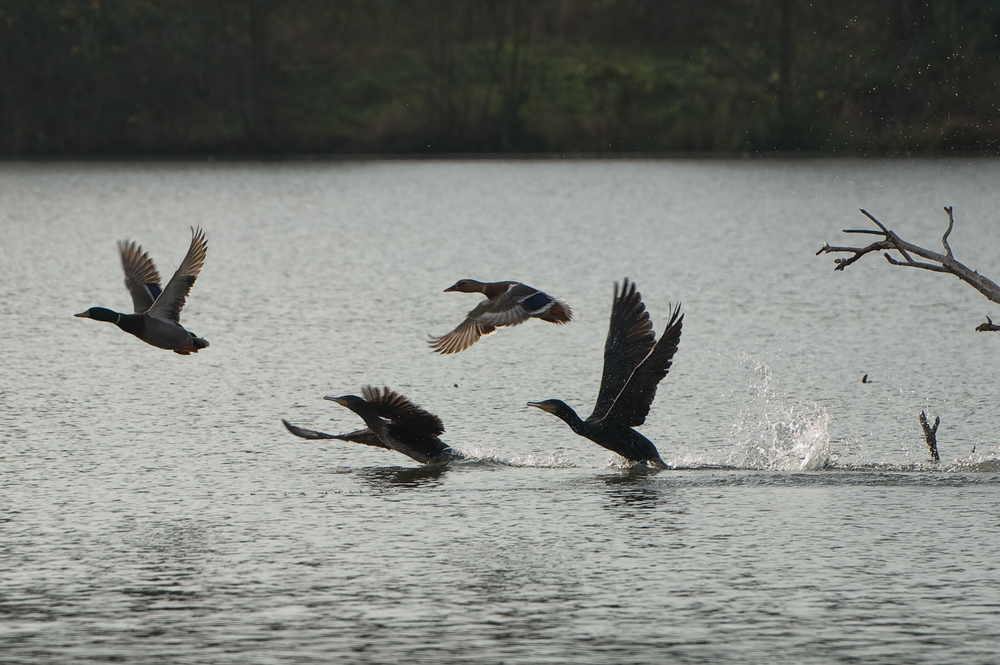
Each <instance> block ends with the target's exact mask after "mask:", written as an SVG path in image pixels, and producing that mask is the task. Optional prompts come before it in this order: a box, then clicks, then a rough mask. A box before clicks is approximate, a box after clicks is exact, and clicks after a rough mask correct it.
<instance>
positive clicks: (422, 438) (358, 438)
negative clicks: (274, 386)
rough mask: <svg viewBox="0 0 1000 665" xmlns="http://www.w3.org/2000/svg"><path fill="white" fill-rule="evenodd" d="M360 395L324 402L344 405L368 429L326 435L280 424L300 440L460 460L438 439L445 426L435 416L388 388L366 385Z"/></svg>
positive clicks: (433, 459)
mask: <svg viewBox="0 0 1000 665" xmlns="http://www.w3.org/2000/svg"><path fill="white" fill-rule="evenodd" d="M361 394H362V395H364V397H358V396H357V395H344V396H342V397H324V398H323V399H328V400H330V401H331V402H336V403H337V404H340V405H341V406H345V407H347V408H348V409H350V410H351V411H353V412H354V413H356V414H358V415H359V416H361V418H362V419H363V420H364V421H365V424H366V425H368V428H367V429H362V430H357V431H354V432H348V433H347V434H325V433H323V432H317V431H315V430H311V429H304V428H302V427H296V426H295V425H292V424H291V423H290V422H288V421H287V420H284V419H282V421H281V422H283V423H285V427H287V428H288V431H289V432H291V433H292V434H294V435H295V436H298V437H302V438H303V439H340V440H341V441H354V442H355V443H363V444H365V445H367V446H375V447H376V448H385V449H387V450H395V451H396V452H399V453H402V454H404V455H406V456H407V457H410V458H412V459H415V460H416V461H418V462H422V463H424V464H427V463H430V462H442V461H447V460H449V459H459V458H461V455H460V454H459V453H457V452H455V451H454V450H453V449H452V448H450V447H449V446H448V444H446V443H445V442H443V441H442V440H441V439H439V438H438V436H439V435H440V434H441V433H442V432H444V425H443V424H442V423H441V419H440V418H438V417H437V416H435V415H433V414H431V413H428V412H427V411H424V410H423V409H421V408H420V407H419V406H417V405H416V404H414V403H413V402H411V401H410V400H408V399H406V398H405V397H403V396H402V395H400V394H399V393H397V392H394V391H393V390H390V389H389V388H382V389H379V388H373V387H372V386H365V387H364V388H362V390H361Z"/></svg>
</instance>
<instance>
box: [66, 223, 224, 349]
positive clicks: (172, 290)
mask: <svg viewBox="0 0 1000 665" xmlns="http://www.w3.org/2000/svg"><path fill="white" fill-rule="evenodd" d="M118 251H119V253H120V254H121V259H122V268H124V270H125V287H126V288H127V289H128V290H129V293H131V294H132V304H133V306H134V308H135V313H134V314H122V313H121V312H115V311H113V310H110V309H107V308H105V307H91V308H90V309H88V310H87V311H86V312H80V313H79V314H76V315H75V316H79V317H81V318H85V319H94V320H95V321H106V322H108V323H113V324H115V325H116V326H118V327H119V328H121V329H122V330H124V331H125V332H127V333H130V334H132V335H135V336H136V337H138V338H139V339H141V340H142V341H144V342H146V343H147V344H151V345H153V346H157V347H159V348H161V349H170V350H171V351H173V352H174V353H179V354H180V355H182V356H187V355H190V354H192V353H197V352H198V350H199V349H204V348H205V347H207V346H208V342H207V341H205V340H204V339H202V338H200V337H198V336H197V335H196V334H194V333H193V332H190V331H188V330H185V329H184V327H183V326H182V325H181V323H180V320H181V309H182V308H183V307H184V303H185V301H186V300H187V295H188V293H189V292H190V291H191V287H192V286H193V285H194V282H195V280H196V279H198V273H200V272H201V267H202V265H203V264H204V263H205V256H206V253H207V251H208V241H206V240H205V233H204V232H203V231H202V230H201V229H200V228H199V229H195V228H193V227H192V229H191V246H190V247H188V252H187V255H186V256H185V257H184V260H183V261H181V265H180V267H179V268H178V269H177V272H175V273H174V276H173V277H171V278H170V281H169V282H167V286H166V288H162V289H161V288H160V273H159V272H157V270H156V266H154V265H153V260H152V259H150V258H149V254H147V253H146V252H144V251H142V247H140V246H139V244H138V243H136V242H134V241H129V240H119V241H118Z"/></svg>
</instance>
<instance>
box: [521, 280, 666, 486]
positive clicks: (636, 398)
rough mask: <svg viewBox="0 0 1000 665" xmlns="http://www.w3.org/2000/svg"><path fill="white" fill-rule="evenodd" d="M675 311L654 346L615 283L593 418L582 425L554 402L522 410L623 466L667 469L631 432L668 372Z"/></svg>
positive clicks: (630, 296) (635, 307)
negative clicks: (542, 416)
mask: <svg viewBox="0 0 1000 665" xmlns="http://www.w3.org/2000/svg"><path fill="white" fill-rule="evenodd" d="M680 309H681V308H680V305H679V304H678V305H677V306H676V307H675V308H674V311H673V313H672V314H671V316H670V323H669V324H667V329H666V330H665V331H663V336H662V337H660V341H659V342H657V341H656V334H655V333H654V332H653V324H652V322H651V321H650V320H649V314H648V313H647V312H646V306H645V305H644V304H643V302H642V296H641V295H640V294H639V292H638V291H636V289H635V283H630V282H629V280H628V278H627V277H626V278H625V281H624V284H623V285H622V289H621V292H620V293H619V291H618V283H617V282H615V298H614V304H613V305H612V307H611V324H610V326H609V328H608V339H607V341H606V342H605V344H604V376H603V377H602V378H601V389H600V391H599V392H598V393H597V404H596V405H595V406H594V412H593V413H592V414H590V417H589V418H587V419H586V420H580V416H578V415H577V414H576V412H575V411H574V410H573V409H572V408H570V407H569V406H568V405H567V404H566V403H565V402H563V401H561V400H558V399H548V400H545V401H543V402H528V406H534V407H537V408H539V409H541V410H543V411H548V412H549V413H551V414H553V415H555V416H557V417H559V418H561V419H562V420H564V421H565V422H566V424H567V425H569V427H570V429H572V430H573V431H574V432H576V433H577V434H579V435H580V436H583V437H586V438H588V439H590V440H591V441H593V442H594V443H596V444H597V445H599V446H602V447H604V448H607V449H608V450H611V451H613V452H616V453H618V454H619V455H621V456H622V457H624V458H625V459H627V460H631V461H633V462H646V463H648V464H650V465H651V466H653V467H656V468H660V469H665V468H667V465H666V464H665V463H664V462H663V460H662V459H660V454H659V452H657V450H656V446H654V445H653V443H652V442H651V441H650V440H649V439H647V438H646V437H644V436H643V435H642V434H639V433H638V432H637V431H635V430H634V429H632V428H633V427H638V426H639V425H642V424H643V423H644V422H645V421H646V415H647V414H649V407H650V405H651V404H652V403H653V398H654V397H655V396H656V386H657V384H658V383H659V382H660V380H661V379H663V377H665V376H666V375H667V372H668V371H669V370H670V365H671V364H672V358H673V357H674V353H676V352H677V344H678V343H679V342H680V339H681V325H682V324H683V322H684V315H683V314H681V313H680Z"/></svg>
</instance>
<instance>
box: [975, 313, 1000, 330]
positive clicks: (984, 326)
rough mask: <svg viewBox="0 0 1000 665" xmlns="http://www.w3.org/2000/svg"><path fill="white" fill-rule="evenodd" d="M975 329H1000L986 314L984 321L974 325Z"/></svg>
mask: <svg viewBox="0 0 1000 665" xmlns="http://www.w3.org/2000/svg"><path fill="white" fill-rule="evenodd" d="M976 330H978V331H979V332H996V331H998V330H1000V326H998V325H997V324H995V323H993V319H991V318H990V317H988V316H987V317H986V323H980V324H979V325H978V326H976Z"/></svg>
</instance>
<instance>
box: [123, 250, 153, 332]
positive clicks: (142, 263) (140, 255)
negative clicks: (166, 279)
mask: <svg viewBox="0 0 1000 665" xmlns="http://www.w3.org/2000/svg"><path fill="white" fill-rule="evenodd" d="M118 253H119V254H120V255H121V258H122V268H123V269H124V270H125V288H126V289H128V292H129V293H130V294H132V306H133V307H134V308H135V313H136V314H142V313H143V312H145V311H147V310H148V309H149V308H150V307H152V306H153V303H154V302H156V299H157V298H158V297H159V296H160V291H161V290H162V289H161V288H160V273H159V272H157V270H156V266H154V265H153V259H151V258H149V254H147V253H146V252H144V251H142V247H140V246H139V243H137V242H135V241H134V240H119V241H118Z"/></svg>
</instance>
